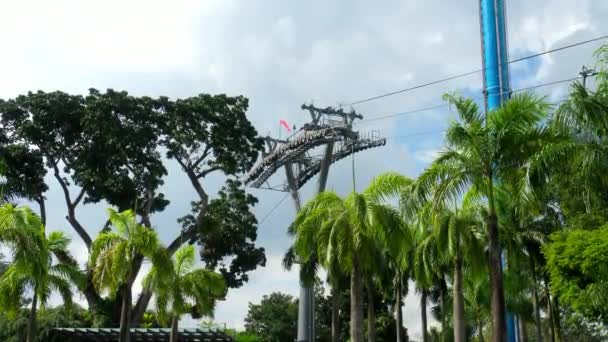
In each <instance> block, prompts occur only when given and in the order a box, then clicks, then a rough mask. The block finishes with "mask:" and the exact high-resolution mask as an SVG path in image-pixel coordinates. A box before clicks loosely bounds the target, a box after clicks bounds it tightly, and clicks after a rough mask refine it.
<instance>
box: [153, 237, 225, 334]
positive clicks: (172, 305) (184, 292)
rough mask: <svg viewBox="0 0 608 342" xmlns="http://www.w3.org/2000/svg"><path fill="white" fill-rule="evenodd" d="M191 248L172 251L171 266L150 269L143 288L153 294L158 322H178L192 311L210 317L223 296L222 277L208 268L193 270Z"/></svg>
mask: <svg viewBox="0 0 608 342" xmlns="http://www.w3.org/2000/svg"><path fill="white" fill-rule="evenodd" d="M194 261H195V255H194V247H193V246H184V247H182V248H180V249H178V250H177V252H175V255H174V257H173V260H172V266H173V267H170V269H167V268H166V267H165V265H160V266H161V267H159V266H158V265H155V266H153V267H152V269H151V270H150V272H149V273H148V275H147V276H146V278H144V286H145V287H147V288H149V289H150V290H152V292H153V293H154V294H155V295H156V308H157V314H158V318H159V320H160V321H161V323H164V324H168V322H169V321H170V319H171V318H173V317H177V318H178V319H179V318H180V317H181V316H182V315H183V314H185V313H188V312H191V311H192V310H193V308H195V309H194V310H195V311H196V312H197V313H198V314H199V315H202V316H206V317H212V316H213V311H214V309H215V302H216V300H218V299H220V298H222V297H223V296H224V295H225V293H226V285H225V282H224V278H223V277H222V275H221V274H218V273H215V272H213V271H210V270H207V269H194Z"/></svg>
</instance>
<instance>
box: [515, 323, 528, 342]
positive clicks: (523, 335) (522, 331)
mask: <svg viewBox="0 0 608 342" xmlns="http://www.w3.org/2000/svg"><path fill="white" fill-rule="evenodd" d="M517 327H518V329H517V330H518V332H519V338H518V340H517V342H528V332H527V331H526V324H525V322H524V320H523V319H521V317H517Z"/></svg>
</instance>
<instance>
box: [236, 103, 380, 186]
mask: <svg viewBox="0 0 608 342" xmlns="http://www.w3.org/2000/svg"><path fill="white" fill-rule="evenodd" d="M302 109H307V110H309V112H310V115H311V118H312V120H311V122H310V123H307V124H305V125H304V126H303V127H302V128H300V129H299V130H298V131H297V132H296V133H294V134H293V135H292V136H290V137H288V138H287V139H285V140H281V139H275V138H271V137H265V138H264V139H265V141H266V149H265V151H264V152H263V154H262V156H263V158H262V160H261V161H260V162H258V163H257V164H256V165H255V166H254V167H253V168H252V169H251V171H250V172H249V173H248V174H247V176H246V177H245V179H244V181H245V183H246V184H248V185H249V186H251V187H253V188H258V189H268V190H276V191H284V192H287V191H293V190H294V188H295V190H297V189H300V188H301V187H302V186H303V185H304V184H306V182H308V181H309V180H310V179H311V178H312V177H314V176H315V175H316V174H318V173H319V172H321V170H322V164H324V163H327V162H329V164H333V163H335V162H337V161H338V160H341V159H344V158H346V157H347V156H349V155H351V154H353V153H357V152H360V151H363V150H366V149H369V148H374V147H380V146H384V145H386V139H385V138H381V137H380V135H379V133H378V132H377V131H371V132H370V133H368V134H364V135H361V134H360V133H359V132H354V131H353V130H352V124H353V121H354V120H355V119H362V118H363V116H361V115H359V114H357V113H355V112H354V111H351V112H349V113H345V112H344V111H343V110H342V109H340V110H335V109H333V108H331V107H327V108H323V109H321V108H316V107H314V106H312V105H302ZM333 117H338V118H340V119H341V120H335V119H333ZM324 145H325V146H327V147H331V152H330V153H329V154H328V153H323V154H321V155H318V154H317V155H315V154H314V153H313V150H315V149H316V148H318V147H321V146H324ZM326 149H327V148H326ZM326 152H327V151H326ZM282 167H291V168H292V169H293V171H292V172H293V174H294V175H293V176H294V184H293V186H292V185H291V184H289V179H286V180H285V182H284V183H282V184H278V185H270V184H269V183H268V180H269V178H270V177H271V176H272V175H273V174H274V173H276V172H277V171H278V170H279V169H280V168H282ZM287 178H289V177H287Z"/></svg>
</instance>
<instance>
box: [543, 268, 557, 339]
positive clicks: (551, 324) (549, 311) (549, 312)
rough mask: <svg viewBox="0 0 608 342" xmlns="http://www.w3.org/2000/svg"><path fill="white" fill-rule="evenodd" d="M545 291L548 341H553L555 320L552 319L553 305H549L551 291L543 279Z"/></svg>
mask: <svg viewBox="0 0 608 342" xmlns="http://www.w3.org/2000/svg"><path fill="white" fill-rule="evenodd" d="M545 293H546V296H547V315H548V316H547V319H548V321H549V341H551V342H555V322H554V321H553V306H552V305H551V292H549V286H548V285H547V281H546V280H545Z"/></svg>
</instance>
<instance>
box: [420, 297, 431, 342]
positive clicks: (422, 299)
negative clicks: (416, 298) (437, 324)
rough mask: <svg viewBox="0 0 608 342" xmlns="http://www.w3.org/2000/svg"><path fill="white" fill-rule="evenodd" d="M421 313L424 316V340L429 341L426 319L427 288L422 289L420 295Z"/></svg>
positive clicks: (424, 341)
mask: <svg viewBox="0 0 608 342" xmlns="http://www.w3.org/2000/svg"><path fill="white" fill-rule="evenodd" d="M420 315H421V316H422V342H428V341H429V334H428V332H427V319H426V289H423V290H422V295H421V296H420Z"/></svg>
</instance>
